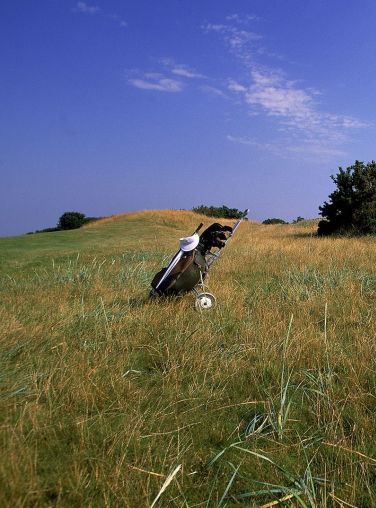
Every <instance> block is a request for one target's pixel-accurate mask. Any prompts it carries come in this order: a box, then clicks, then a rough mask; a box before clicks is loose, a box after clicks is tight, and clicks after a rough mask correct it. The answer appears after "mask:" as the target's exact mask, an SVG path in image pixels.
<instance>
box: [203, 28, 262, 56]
mask: <svg viewBox="0 0 376 508" xmlns="http://www.w3.org/2000/svg"><path fill="white" fill-rule="evenodd" d="M202 28H203V29H204V30H205V31H206V32H216V33H218V34H220V35H222V36H223V38H224V40H225V42H226V44H228V46H229V47H230V48H231V49H233V50H240V49H241V48H244V47H245V46H247V45H248V44H249V43H252V42H255V41H258V40H260V39H262V36H261V35H260V34H257V33H255V32H250V31H248V30H241V29H240V28H238V27H235V26H232V25H224V24H213V23H208V24H207V25H205V26H203V27H202Z"/></svg>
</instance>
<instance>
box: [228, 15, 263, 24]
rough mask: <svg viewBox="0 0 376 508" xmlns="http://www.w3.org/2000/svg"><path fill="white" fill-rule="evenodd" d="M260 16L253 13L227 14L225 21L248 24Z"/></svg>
mask: <svg viewBox="0 0 376 508" xmlns="http://www.w3.org/2000/svg"><path fill="white" fill-rule="evenodd" d="M259 19H260V18H259V17H258V16H256V15H255V14H245V15H241V14H229V15H228V16H226V21H230V22H234V23H238V24H239V25H248V24H249V23H250V22H251V21H258V20H259Z"/></svg>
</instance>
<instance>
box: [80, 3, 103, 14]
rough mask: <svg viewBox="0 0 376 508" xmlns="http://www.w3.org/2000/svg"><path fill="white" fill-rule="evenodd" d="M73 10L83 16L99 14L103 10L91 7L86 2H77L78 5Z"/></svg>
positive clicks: (94, 6)
mask: <svg viewBox="0 0 376 508" xmlns="http://www.w3.org/2000/svg"><path fill="white" fill-rule="evenodd" d="M73 10H74V11H75V12H81V13H82V14H98V13H99V12H100V10H101V9H100V7H98V6H97V5H89V4H87V3H86V2H77V5H76V7H75V8H74V9H73Z"/></svg>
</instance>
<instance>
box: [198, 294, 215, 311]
mask: <svg viewBox="0 0 376 508" xmlns="http://www.w3.org/2000/svg"><path fill="white" fill-rule="evenodd" d="M215 304H216V299H215V296H214V295H212V294H211V293H200V294H198V295H197V297H196V301H195V307H196V310H210V309H212V308H213V307H215Z"/></svg>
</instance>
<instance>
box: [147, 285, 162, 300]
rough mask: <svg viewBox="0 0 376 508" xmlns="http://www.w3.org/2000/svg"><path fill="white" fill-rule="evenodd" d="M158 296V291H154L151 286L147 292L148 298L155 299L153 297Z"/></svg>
mask: <svg viewBox="0 0 376 508" xmlns="http://www.w3.org/2000/svg"><path fill="white" fill-rule="evenodd" d="M158 296H160V295H159V293H158V291H156V290H155V289H154V288H151V290H150V292H149V298H151V299H155V298H158Z"/></svg>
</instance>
